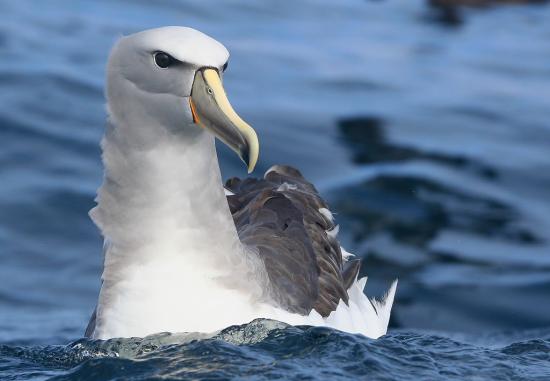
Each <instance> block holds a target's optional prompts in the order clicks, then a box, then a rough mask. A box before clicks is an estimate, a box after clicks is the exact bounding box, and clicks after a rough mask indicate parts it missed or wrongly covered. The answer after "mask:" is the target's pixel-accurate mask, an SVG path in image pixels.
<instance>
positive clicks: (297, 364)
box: [0, 0, 550, 380]
mask: <svg viewBox="0 0 550 381" xmlns="http://www.w3.org/2000/svg"><path fill="white" fill-rule="evenodd" d="M443 3H446V2H445V1H443V0H438V1H431V3H429V2H427V1H423V0H386V1H376V2H373V1H359V0H353V1H352V0H343V1H326V0H317V1H300V2H280V1H279V2H278V1H275V0H269V1H263V2H252V1H245V0H229V1H224V2H223V3H221V2H203V1H199V0H194V1H178V0H162V1H156V2H149V1H145V0H136V1H130V0H117V1H107V0H97V1H85V0H71V1H60V0H49V1H47V2H37V1H31V0H19V1H17V2H14V1H0V54H1V57H2V59H0V139H1V149H0V184H1V186H0V211H1V212H0V280H1V281H0V379H2V380H4V379H5V380H20V379H21V380H23V379H47V378H49V377H54V378H55V379H58V380H76V379H79V380H80V379H90V380H99V379H124V377H126V378H134V379H149V378H155V377H172V378H176V379H177V378H186V377H187V378H209V379H225V378H231V377H238V378H250V379H263V378H265V379H273V378H282V379H290V378H300V377H310V378H320V377H324V378H334V379H338V378H341V379H345V378H349V377H354V378H357V377H360V376H370V377H372V378H375V379H418V378H422V377H426V378H430V379H439V378H441V379H446V378H458V379H465V378H471V377H478V378H479V379H521V378H525V379H540V380H545V379H550V365H548V364H550V362H549V360H550V354H549V353H550V271H549V270H550V243H549V240H550V193H549V192H550V191H549V189H550V7H548V6H546V5H506V6H501V7H498V6H491V7H483V8H476V7H473V8H455V7H447V6H442V5H441V4H443ZM449 3H451V1H449ZM430 4H431V5H430ZM437 4H439V6H436V5H437ZM163 25H186V26H191V27H195V28H197V29H199V30H201V31H204V32H205V33H207V34H209V35H211V36H213V37H215V38H216V39H218V40H220V41H222V42H223V43H224V44H225V45H226V46H227V47H228V49H229V50H230V52H231V59H230V64H229V69H228V71H227V74H226V75H225V83H226V89H227V91H228V94H229V97H230V99H231V100H232V103H233V104H234V106H235V108H236V109H237V110H239V113H240V114H241V115H242V116H243V117H244V118H245V119H246V120H248V121H249V122H250V124H251V125H253V126H254V127H255V129H256V130H257V131H258V133H259V136H260V140H261V142H262V152H261V159H260V165H259V168H258V170H257V171H256V174H257V175H260V174H261V173H263V171H265V170H266V169H267V168H268V167H270V166H271V165H272V164H275V163H285V164H291V165H294V166H296V167H298V168H299V169H300V170H302V172H303V173H304V174H305V175H306V177H308V178H309V179H311V180H312V181H313V182H314V183H315V184H316V185H317V186H318V188H319V190H320V191H321V192H322V194H323V195H324V196H325V197H326V198H327V199H328V200H329V202H330V205H331V209H332V210H333V211H334V212H336V213H337V219H338V222H339V223H340V227H341V229H340V231H341V239H342V242H343V245H344V246H345V247H346V249H347V250H348V251H351V252H354V253H356V254H357V255H358V256H360V257H361V258H363V259H364V265H363V268H362V273H363V274H368V275H369V282H368V284H367V293H368V294H369V295H371V296H380V295H381V294H382V293H383V291H384V290H385V289H386V288H387V287H388V286H389V283H390V282H391V280H392V279H394V278H396V277H398V278H399V280H400V283H399V289H398V293H397V298H396V301H395V304H394V312H393V317H392V321H391V325H392V328H391V329H390V334H389V335H388V336H387V337H385V338H383V339H381V340H378V341H372V340H367V339H365V338H362V337H359V336H353V335H348V334H343V333H339V332H336V331H331V330H328V329H320V328H313V329H310V328H307V327H302V328H292V327H284V326H279V325H276V324H275V323H273V322H256V323H254V324H252V325H249V326H244V327H240V328H234V331H231V332H229V333H228V334H227V335H225V336H224V335H221V336H218V337H216V338H213V339H206V340H198V341H189V340H184V341H183V342H179V344H174V342H173V340H172V339H174V338H173V337H171V336H170V337H169V338H170V340H172V341H170V340H169V341H170V343H169V344H170V345H161V344H162V343H163V340H164V339H165V338H164V339H163V337H160V338H153V339H151V340H152V342H151V341H140V340H134V341H115V342H112V343H97V342H89V341H86V340H80V341H75V340H79V339H80V338H81V337H82V335H83V331H84V328H85V326H86V324H87V321H88V318H89V316H90V314H91V312H92V310H93V308H94V305H95V302H96V298H97V293H98V290H99V278H100V274H101V265H102V257H101V246H102V239H101V237H100V236H99V233H98V232H97V229H96V228H95V227H94V225H93V224H92V222H91V221H90V219H89V218H88V216H87V212H88V210H89V209H91V208H92V207H93V205H94V202H93V199H94V196H95V191H96V189H97V187H98V186H99V184H100V182H101V178H102V166H101V161H100V150H99V145H98V144H99V141H100V139H101V135H102V133H103V125H104V120H105V109H104V98H103V85H104V67H105V62H106V59H107V55H108V52H109V49H110V47H111V46H112V44H113V43H114V42H115V41H116V39H117V38H118V37H119V36H121V35H124V34H128V33H132V32H136V31H139V30H142V29H146V28H150V27H157V26H163ZM219 153H220V161H221V165H222V171H223V174H224V177H226V178H228V177H230V176H234V175H237V176H244V174H245V171H244V168H243V167H242V165H241V163H240V162H239V161H238V159H237V158H236V157H235V155H233V154H231V153H230V152H228V151H227V150H226V149H225V148H223V147H221V146H220V147H219ZM273 324H275V329H272V328H273V327H272V325H273ZM250 337H252V338H253V340H252V339H250ZM70 342H72V344H69V345H67V344H68V343H70ZM165 344H166V343H165ZM106 346H107V347H108V348H107V347H106ZM128 348H131V350H129V349H128ZM136 348H138V349H136ZM117 355H118V356H121V357H125V358H124V359H123V358H114V357H112V356H117ZM117 377H119V378H117ZM120 377H122V378H120Z"/></svg>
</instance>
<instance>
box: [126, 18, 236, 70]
mask: <svg viewBox="0 0 550 381" xmlns="http://www.w3.org/2000/svg"><path fill="white" fill-rule="evenodd" d="M117 45H118V47H119V48H122V47H123V49H124V50H127V49H132V50H136V53H154V52H157V51H162V52H165V53H168V54H170V55H171V56H172V57H174V58H176V59H178V60H180V61H184V62H187V63H190V64H193V65H197V66H216V67H219V66H222V65H223V64H224V63H225V62H226V61H227V59H228V58H229V52H228V51H227V49H226V48H225V46H223V45H222V44H221V43H220V42H218V41H216V40H215V39H213V38H212V37H210V36H207V35H206V34H204V33H202V32H199V31H198V30H195V29H193V28H186V27H181V26H167V27H163V28H156V29H149V30H145V31H143V32H139V33H135V34H131V35H129V36H127V37H123V38H122V39H121V40H120V41H119V42H118V44H117Z"/></svg>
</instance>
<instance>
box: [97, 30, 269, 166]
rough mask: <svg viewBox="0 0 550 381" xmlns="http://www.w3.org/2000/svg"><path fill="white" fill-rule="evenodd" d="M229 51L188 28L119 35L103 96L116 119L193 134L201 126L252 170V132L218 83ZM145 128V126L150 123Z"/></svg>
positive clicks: (143, 132) (144, 131) (148, 133)
mask: <svg viewBox="0 0 550 381" xmlns="http://www.w3.org/2000/svg"><path fill="white" fill-rule="evenodd" d="M228 58H229V52H228V51H227V49H226V48H225V47H224V46H223V45H222V44H221V43H219V42H218V41H216V40H214V39H212V38H211V37H209V36H207V35H205V34H203V33H201V32H199V31H197V30H194V29H191V28H184V27H164V28H158V29H151V30H146V31H143V32H140V33H136V34H133V35H130V36H127V37H123V38H121V39H120V40H119V41H118V42H117V44H116V45H115V46H114V48H113V50H112V51H111V55H110V57H109V63H108V67H107V100H108V107H109V114H110V117H111V118H112V119H113V120H114V123H115V124H116V125H119V124H120V125H125V126H130V127H131V128H133V129H134V130H136V129H139V134H140V136H141V138H142V139H148V138H153V135H154V134H158V133H159V131H155V130H154V129H150V128H149V127H150V126H151V125H153V124H155V125H161V126H163V127H165V129H166V130H167V131H171V132H176V133H178V134H183V135H187V136H194V135H196V134H198V133H200V132H201V130H202V129H204V130H206V131H208V132H209V133H212V134H213V135H215V136H216V137H217V138H219V139H220V140H221V141H223V142H224V143H225V144H227V145H228V146H229V147H230V148H231V149H233V150H234V151H235V152H236V153H237V154H238V155H239V156H240V158H241V159H242V160H243V161H244V162H245V164H246V165H247V167H248V172H252V170H253V169H254V166H255V165H256V162H257V160H258V154H259V143H258V138H257V135H256V132H255V131H254V130H253V129H252V127H250V126H249V125H248V124H247V123H246V122H244V121H243V120H242V119H241V118H240V117H239V116H238V115H237V113H236V112H235V111H234V110H233V108H232V107H231V104H230V103H229V101H228V99H227V96H226V94H225V90H224V88H223V86H222V76H223V72H224V71H225V69H226V68H227V62H228ZM148 128H149V129H148Z"/></svg>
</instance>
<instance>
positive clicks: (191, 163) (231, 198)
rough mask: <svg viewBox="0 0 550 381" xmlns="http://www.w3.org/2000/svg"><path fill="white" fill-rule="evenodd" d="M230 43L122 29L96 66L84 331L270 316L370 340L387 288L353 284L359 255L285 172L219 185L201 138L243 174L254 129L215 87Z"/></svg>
mask: <svg viewBox="0 0 550 381" xmlns="http://www.w3.org/2000/svg"><path fill="white" fill-rule="evenodd" d="M228 58H229V53H228V51H227V49H226V48H225V47H224V46H223V45H222V44H221V43H219V42H218V41H216V40H214V39H212V38H211V37H209V36H207V35H205V34H203V33H201V32H199V31H197V30H194V29H191V28H185V27H164V28H158V29H151V30H147V31H143V32H140V33H136V34H133V35H129V36H126V37H123V38H121V39H120V40H119V41H118V42H117V43H116V44H115V46H114V47H113V49H112V51H111V54H110V57H109V61H108V65H107V85H106V98H107V113H108V120H107V126H106V132H105V135H104V138H103V140H102V143H101V147H102V150H103V155H102V159H103V163H104V166H105V174H104V179H103V183H102V185H101V187H100V188H99V190H98V194H97V198H96V202H97V205H96V206H95V207H94V208H93V209H92V210H91V211H90V216H91V218H92V220H93V221H94V223H95V224H96V225H97V226H98V227H99V229H100V230H101V233H102V234H103V236H104V238H105V241H104V242H105V243H104V269H103V274H102V283H101V290H100V293H99V298H98V303H97V306H96V309H95V311H94V313H93V315H92V318H91V319H90V323H89V325H88V328H87V330H86V336H87V337H91V338H94V339H108V338H112V337H132V336H145V335H149V334H153V333H157V332H214V331H217V330H220V329H222V328H225V327H227V326H230V325H235V324H244V323H248V322H250V321H251V320H253V319H256V318H270V319H276V320H280V321H283V322H286V323H289V324H308V325H324V326H330V327H334V328H337V329H340V330H344V331H348V332H357V333H362V334H364V335H366V336H369V337H373V338H376V337H379V336H381V335H383V334H385V333H386V330H387V325H388V321H389V317H390V311H391V306H392V304H393V298H394V294H395V289H396V283H394V284H393V285H392V286H391V288H390V289H389V291H388V292H387V294H386V297H385V299H384V300H382V301H376V300H370V299H369V298H367V297H366V296H365V295H364V293H363V288H364V286H365V283H366V278H363V279H360V280H358V279H357V276H358V272H359V267H360V261H359V260H352V259H350V256H351V255H350V254H349V253H347V252H346V251H345V250H343V249H342V248H341V247H340V245H339V243H338V240H337V238H336V233H337V232H338V226H336V225H335V223H334V221H333V217H332V214H331V212H330V211H329V209H328V206H327V204H326V202H325V201H324V200H323V199H322V198H321V197H320V195H319V193H318V192H317V190H316V189H315V187H314V186H313V185H312V184H311V183H309V182H308V181H307V180H306V179H305V178H304V177H303V176H302V175H301V174H300V172H299V171H298V170H296V169H294V168H291V167H288V166H282V165H278V166H274V167H272V168H271V169H269V170H268V171H267V173H266V174H265V176H264V177H263V178H262V179H253V178H247V179H244V180H240V179H237V178H234V179H231V180H229V181H228V182H227V184H226V186H225V187H224V186H223V183H222V178H221V174H220V168H219V163H218V158H217V155H216V149H215V145H214V139H215V138H218V139H220V140H221V141H222V142H223V143H225V144H226V145H227V146H229V147H230V148H231V149H232V150H234V151H235V152H236V153H237V154H238V155H239V157H240V158H241V159H242V160H243V161H244V163H245V164H246V166H247V168H248V172H249V173H250V172H252V170H253V169H254V166H255V165H256V162H257V160H258V155H259V141H258V137H257V135H256V132H255V131H254V130H253V129H252V127H250V126H249V125H248V124H247V123H246V122H244V121H243V120H242V119H241V118H240V117H239V116H238V115H237V113H236V112H235V111H234V110H233V108H232V106H231V104H230V103H229V101H228V99H227V96H226V94H225V90H224V88H223V86H222V78H223V73H224V71H225V69H226V68H227V62H228Z"/></svg>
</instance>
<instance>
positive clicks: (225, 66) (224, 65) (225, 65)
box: [222, 61, 229, 72]
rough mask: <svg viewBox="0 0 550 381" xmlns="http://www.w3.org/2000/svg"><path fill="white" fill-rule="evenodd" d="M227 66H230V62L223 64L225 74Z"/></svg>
mask: <svg viewBox="0 0 550 381" xmlns="http://www.w3.org/2000/svg"><path fill="white" fill-rule="evenodd" d="M227 65H229V61H227V62H226V63H224V64H223V66H222V72H224V71H225V70H226V69H227Z"/></svg>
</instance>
